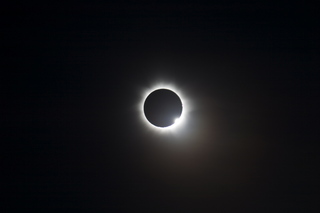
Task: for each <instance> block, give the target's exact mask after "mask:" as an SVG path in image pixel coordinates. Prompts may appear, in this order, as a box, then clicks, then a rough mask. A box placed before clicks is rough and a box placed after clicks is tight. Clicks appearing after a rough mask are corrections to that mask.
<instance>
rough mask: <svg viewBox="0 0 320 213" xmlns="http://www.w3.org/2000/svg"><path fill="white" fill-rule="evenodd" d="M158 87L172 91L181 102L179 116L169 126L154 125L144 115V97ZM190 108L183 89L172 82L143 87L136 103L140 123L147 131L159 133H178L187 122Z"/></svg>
mask: <svg viewBox="0 0 320 213" xmlns="http://www.w3.org/2000/svg"><path fill="white" fill-rule="evenodd" d="M158 89H168V90H171V91H173V92H174V93H176V94H177V95H178V96H179V97H180V100H181V102H182V113H181V116H180V118H175V119H174V121H175V122H174V123H173V124H172V125H171V126H167V127H157V126H154V125H153V124H151V123H150V122H149V121H148V120H147V118H146V117H145V114H144V109H143V105H144V101H145V100H146V98H147V97H148V95H149V94H150V93H152V92H153V91H155V90H158ZM191 108H192V106H191V103H190V100H189V99H188V98H187V97H186V95H185V94H184V93H183V91H182V90H181V89H179V88H178V87H177V86H175V85H174V84H170V83H156V84H154V85H153V86H151V87H149V88H144V89H143V90H142V91H141V99H140V102H139V104H138V110H139V114H140V119H141V121H142V123H143V124H144V125H145V126H146V128H147V129H148V130H149V131H153V132H156V133H161V134H167V133H172V134H178V133H180V132H181V131H182V130H183V129H184V128H186V124H187V122H188V117H189V113H190V111H191Z"/></svg>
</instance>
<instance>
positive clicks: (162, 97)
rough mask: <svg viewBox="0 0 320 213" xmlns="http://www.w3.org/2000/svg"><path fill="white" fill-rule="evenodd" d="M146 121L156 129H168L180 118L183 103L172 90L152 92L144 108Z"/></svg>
mask: <svg viewBox="0 0 320 213" xmlns="http://www.w3.org/2000/svg"><path fill="white" fill-rule="evenodd" d="M143 110H144V115H145V117H146V119H147V120H148V121H149V122H150V123H151V124H152V125H154V126H156V127H162V128H163V127H168V126H171V125H173V124H174V123H175V121H176V120H177V119H179V118H180V116H181V113H182V102H181V100H180V97H179V96H178V95H177V94H176V93H174V92H173V91H171V90H168V89H158V90H155V91H153V92H151V93H150V94H149V95H148V97H147V98H146V100H145V102H144V106H143Z"/></svg>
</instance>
